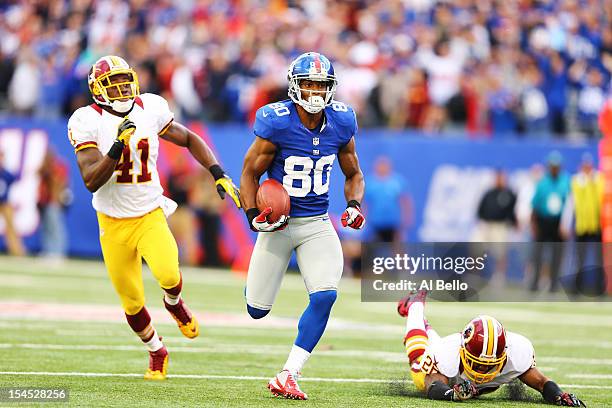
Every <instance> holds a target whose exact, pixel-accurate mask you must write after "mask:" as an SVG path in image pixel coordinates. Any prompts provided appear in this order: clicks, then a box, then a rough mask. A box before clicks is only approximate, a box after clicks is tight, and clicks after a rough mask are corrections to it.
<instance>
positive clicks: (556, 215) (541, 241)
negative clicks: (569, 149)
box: [530, 151, 570, 292]
mask: <svg viewBox="0 0 612 408" xmlns="http://www.w3.org/2000/svg"><path fill="white" fill-rule="evenodd" d="M561 164H562V156H561V154H560V153H559V152H557V151H553V152H551V153H550V154H549V155H548V158H547V165H548V172H547V173H546V174H545V175H544V177H542V179H541V180H540V181H539V182H538V184H537V185H536V190H535V194H534V195H533V199H532V200H531V207H532V216H531V218H532V227H533V229H534V234H533V235H534V238H535V241H536V242H535V246H534V252H533V268H534V271H533V280H532V282H531V286H530V289H531V290H532V291H537V290H538V288H539V282H540V277H541V275H542V269H543V265H544V255H545V253H546V252H550V263H548V266H549V276H550V291H551V292H555V291H556V290H557V289H558V285H559V279H558V277H559V270H560V268H561V258H562V247H561V242H563V239H562V237H561V233H560V229H559V226H560V221H561V214H562V212H563V207H564V205H565V201H566V199H567V197H568V195H569V190H570V182H569V176H568V175H567V174H566V173H565V172H563V171H562V170H561Z"/></svg>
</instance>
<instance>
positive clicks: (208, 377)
mask: <svg viewBox="0 0 612 408" xmlns="http://www.w3.org/2000/svg"><path fill="white" fill-rule="evenodd" d="M0 375H22V376H28V375H31V376H44V377H133V378H142V376H143V374H140V373H86V372H73V371H70V372H50V371H0ZM168 378H187V379H197V380H247V381H250V380H254V381H267V380H269V379H270V377H263V376H246V375H245V376H240V375H206V374H169V375H168ZM300 381H311V382H335V383H370V384H386V383H393V382H397V381H398V380H395V379H382V378H321V377H302V378H300ZM559 386H560V387H567V388H589V389H597V390H612V385H584V384H559Z"/></svg>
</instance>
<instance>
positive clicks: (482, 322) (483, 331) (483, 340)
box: [480, 316, 489, 355]
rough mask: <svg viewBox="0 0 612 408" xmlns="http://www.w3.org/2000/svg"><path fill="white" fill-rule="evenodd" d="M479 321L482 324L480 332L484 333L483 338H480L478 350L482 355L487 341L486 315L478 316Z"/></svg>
mask: <svg viewBox="0 0 612 408" xmlns="http://www.w3.org/2000/svg"><path fill="white" fill-rule="evenodd" d="M480 323H481V324H482V334H483V335H484V338H483V339H482V350H480V355H483V354H485V352H486V350H487V343H488V342H489V331H488V330H487V319H486V316H480Z"/></svg>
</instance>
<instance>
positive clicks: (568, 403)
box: [555, 392, 586, 407]
mask: <svg viewBox="0 0 612 408" xmlns="http://www.w3.org/2000/svg"><path fill="white" fill-rule="evenodd" d="M555 404H556V405H560V406H562V407H586V404H585V403H584V402H582V401H580V400H579V399H578V397H576V396H575V395H574V394H570V393H567V392H564V393H563V394H561V395H558V396H557V400H556V401H555Z"/></svg>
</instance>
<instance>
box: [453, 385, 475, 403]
mask: <svg viewBox="0 0 612 408" xmlns="http://www.w3.org/2000/svg"><path fill="white" fill-rule="evenodd" d="M477 395H478V388H476V386H475V385H474V383H472V382H471V381H469V380H465V381H463V382H462V383H459V384H455V385H453V401H465V400H468V399H470V398H474V397H476V396H477Z"/></svg>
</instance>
